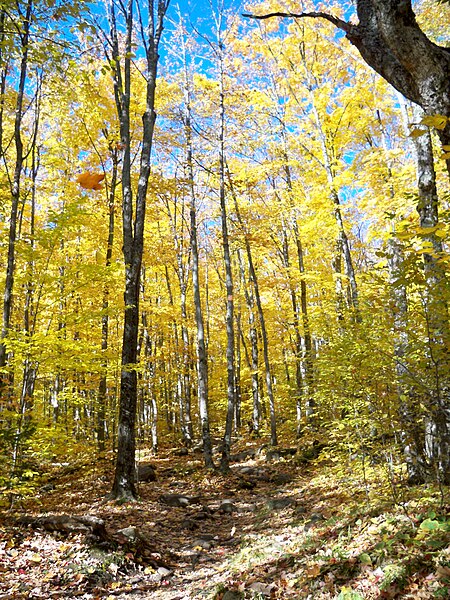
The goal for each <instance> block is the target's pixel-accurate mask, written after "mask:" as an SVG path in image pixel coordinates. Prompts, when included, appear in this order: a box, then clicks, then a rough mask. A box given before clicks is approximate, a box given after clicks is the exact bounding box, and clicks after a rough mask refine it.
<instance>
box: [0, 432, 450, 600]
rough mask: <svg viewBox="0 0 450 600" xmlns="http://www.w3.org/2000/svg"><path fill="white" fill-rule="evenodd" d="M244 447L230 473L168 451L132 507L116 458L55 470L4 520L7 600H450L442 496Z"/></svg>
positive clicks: (2, 566)
mask: <svg viewBox="0 0 450 600" xmlns="http://www.w3.org/2000/svg"><path fill="white" fill-rule="evenodd" d="M239 450H240V451H237V452H236V454H235V456H234V457H233V458H234V461H233V464H232V467H231V473H230V474H229V475H228V476H226V477H225V476H223V475H220V474H218V473H211V472H207V471H205V470H204V469H203V467H202V462H201V455H195V454H192V453H191V454H189V455H187V456H177V455H176V453H175V452H173V451H167V452H165V453H161V455H159V456H158V457H157V458H152V459H151V464H152V465H154V467H155V472H156V481H152V479H154V477H153V475H152V469H151V468H147V469H144V470H143V471H141V475H142V476H144V475H145V473H144V471H146V478H147V479H148V480H147V481H146V482H141V483H140V484H139V493H140V501H139V502H136V503H132V504H130V503H128V504H123V505H118V504H116V503H114V502H110V501H106V500H105V496H106V494H107V492H108V491H109V489H110V485H111V483H110V482H111V478H112V464H111V462H110V461H108V460H101V461H100V460H97V461H93V462H92V463H91V464H84V465H54V466H53V467H52V469H51V470H49V471H48V473H47V474H46V476H45V478H43V480H42V481H43V483H42V485H41V486H40V488H39V489H38V490H37V492H36V494H35V495H34V497H31V498H28V499H26V500H22V501H20V502H19V501H16V502H15V503H14V505H13V506H12V508H11V509H10V510H5V511H4V512H3V513H2V515H1V516H2V523H3V525H2V526H1V527H0V600H3V599H6V598H8V599H9V598H27V599H28V598H30V599H50V598H64V599H71V598H83V599H86V600H92V599H96V598H108V599H119V600H120V599H124V598H132V599H136V600H142V599H144V598H154V599H161V600H176V599H178V600H182V599H183V600H184V599H186V600H188V599H193V598H215V599H217V600H238V599H239V598H259V599H263V598H286V599H289V598H305V599H311V600H316V599H317V600H326V599H334V598H337V599H339V600H361V599H363V600H364V599H377V598H408V599H417V598H450V547H449V542H450V524H449V522H448V521H447V515H446V511H447V510H448V505H447V504H446V497H445V493H444V495H443V494H442V492H443V490H433V489H432V488H425V487H421V488H414V489H412V490H406V491H405V490H403V491H402V499H401V502H400V501H399V499H398V497H397V498H396V499H397V503H394V502H393V493H390V492H389V489H388V487H386V482H385V480H383V479H382V477H381V476H377V474H376V472H375V471H374V472H373V473H372V474H370V473H369V474H368V473H367V472H366V473H365V477H366V479H365V480H364V481H363V480H362V479H361V475H360V474H359V473H356V472H353V471H352V470H351V469H347V471H338V470H336V468H335V466H334V465H333V463H332V461H331V462H330V461H328V462H327V461H326V460H322V461H320V460H319V461H318V462H317V461H316V462H309V461H308V460H299V459H298V457H296V456H294V455H293V453H294V451H291V450H290V449H285V451H284V452H282V453H281V455H280V453H278V452H277V453H275V454H273V453H272V454H270V453H269V454H268V455H267V452H266V451H263V452H259V453H257V452H256V451H257V450H258V448H257V447H256V446H255V445H251V444H248V445H245V444H241V447H240V448H239ZM268 459H269V460H268ZM141 461H142V463H143V464H148V461H149V458H148V457H145V456H141ZM368 476H369V479H367V477H368ZM391 492H392V490H391ZM444 492H445V490H444ZM396 495H397V496H398V494H396Z"/></svg>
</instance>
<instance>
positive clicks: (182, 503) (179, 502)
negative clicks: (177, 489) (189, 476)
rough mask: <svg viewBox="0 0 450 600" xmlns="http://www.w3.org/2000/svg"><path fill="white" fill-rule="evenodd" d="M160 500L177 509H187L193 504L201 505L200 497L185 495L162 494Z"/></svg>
mask: <svg viewBox="0 0 450 600" xmlns="http://www.w3.org/2000/svg"><path fill="white" fill-rule="evenodd" d="M159 500H160V501H161V502H164V504H167V505H168V506H174V507H175V508H186V507H187V506H190V505H191V504H200V496H185V495H183V494H162V495H161V496H160V497H159Z"/></svg>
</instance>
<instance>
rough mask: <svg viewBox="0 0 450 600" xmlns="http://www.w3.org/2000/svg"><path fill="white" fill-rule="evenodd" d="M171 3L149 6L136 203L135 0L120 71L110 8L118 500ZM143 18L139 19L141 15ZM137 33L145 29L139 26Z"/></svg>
mask: <svg viewBox="0 0 450 600" xmlns="http://www.w3.org/2000/svg"><path fill="white" fill-rule="evenodd" d="M168 4H169V0H158V2H157V15H156V16H155V5H154V0H149V2H148V27H147V28H146V29H145V33H146V38H145V39H143V45H144V47H145V52H146V66H147V73H146V80H147V85H146V109H145V112H144V114H143V115H142V124H143V132H142V146H141V153H140V166H139V180H138V185H137V191H136V201H135V202H134V201H133V190H132V185H131V148H130V143H131V134H130V98H131V60H132V56H133V46H132V41H133V0H128V3H127V5H126V6H125V5H121V8H122V10H123V16H124V19H125V25H126V35H125V44H124V50H125V55H124V58H123V62H124V67H123V73H122V68H121V62H120V52H119V36H118V32H117V25H116V13H115V11H116V9H115V3H114V2H111V4H110V42H111V44H112V52H113V56H112V58H113V60H112V62H111V64H113V65H114V67H113V77H114V92H115V100H116V108H117V112H118V115H119V121H120V137H121V145H122V147H123V148H124V153H123V162H122V220H123V256H124V262H125V294H124V300H125V315H124V330H123V341H122V373H121V386H120V401H119V422H118V436H117V456H116V469H115V475H114V483H113V488H112V492H111V494H112V497H113V498H115V499H118V500H133V499H135V498H136V486H135V479H136V469H135V453H136V439H135V435H136V433H135V425H136V410H137V373H136V361H137V345H138V332H139V291H140V276H141V263H142V254H143V246H144V223H145V207H146V196H147V187H148V179H149V175H150V166H151V152H152V145H153V133H154V127H155V121H156V112H155V91H156V78H157V69H158V58H159V56H158V46H159V42H160V40H161V35H162V30H163V22H164V16H165V13H166V10H167V8H168ZM140 16H141V15H140ZM141 31H144V26H143V23H141Z"/></svg>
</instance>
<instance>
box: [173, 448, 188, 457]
mask: <svg viewBox="0 0 450 600" xmlns="http://www.w3.org/2000/svg"><path fill="white" fill-rule="evenodd" d="M188 454H189V450H188V449H187V448H178V450H175V451H174V455H175V456H187V455H188Z"/></svg>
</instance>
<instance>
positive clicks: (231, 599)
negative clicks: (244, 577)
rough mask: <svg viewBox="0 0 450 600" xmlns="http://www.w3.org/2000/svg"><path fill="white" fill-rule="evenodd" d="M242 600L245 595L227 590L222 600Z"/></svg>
mask: <svg viewBox="0 0 450 600" xmlns="http://www.w3.org/2000/svg"><path fill="white" fill-rule="evenodd" d="M242 598H244V594H242V593H241V592H235V591H233V590H227V591H226V592H225V593H224V595H223V596H222V600H242Z"/></svg>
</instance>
